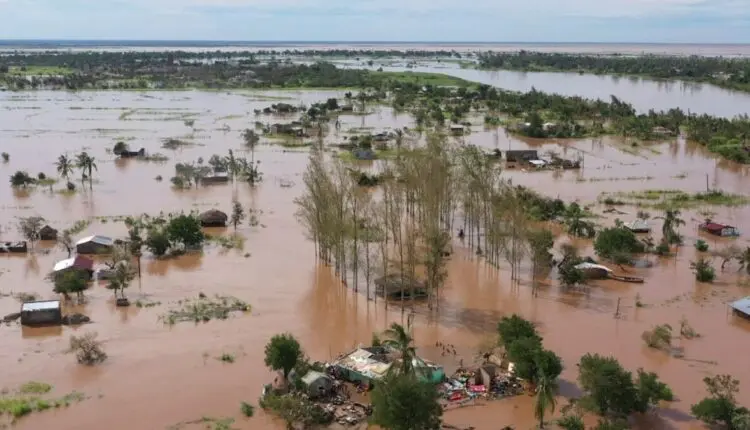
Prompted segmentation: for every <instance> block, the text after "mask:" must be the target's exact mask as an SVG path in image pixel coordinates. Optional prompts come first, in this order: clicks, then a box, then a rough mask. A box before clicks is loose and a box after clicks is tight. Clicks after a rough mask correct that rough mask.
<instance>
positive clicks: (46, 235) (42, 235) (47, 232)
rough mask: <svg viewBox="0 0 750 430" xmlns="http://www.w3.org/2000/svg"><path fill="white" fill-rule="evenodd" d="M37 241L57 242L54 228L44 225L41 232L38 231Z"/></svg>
mask: <svg viewBox="0 0 750 430" xmlns="http://www.w3.org/2000/svg"><path fill="white" fill-rule="evenodd" d="M39 239H40V240H57V230H55V229H54V228H52V227H50V226H48V225H45V226H44V227H42V229H41V230H39Z"/></svg>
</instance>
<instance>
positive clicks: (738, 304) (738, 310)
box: [729, 296, 750, 319]
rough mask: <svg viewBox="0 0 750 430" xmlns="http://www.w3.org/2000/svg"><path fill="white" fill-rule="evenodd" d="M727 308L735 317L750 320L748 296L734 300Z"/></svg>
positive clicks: (749, 299)
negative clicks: (730, 309) (729, 308)
mask: <svg viewBox="0 0 750 430" xmlns="http://www.w3.org/2000/svg"><path fill="white" fill-rule="evenodd" d="M729 307H731V308H732V313H734V314H735V315H739V316H741V317H743V318H748V319H750V296H747V297H744V298H742V299H739V300H735V301H734V302H732V303H730V304H729Z"/></svg>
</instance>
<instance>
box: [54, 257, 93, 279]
mask: <svg viewBox="0 0 750 430" xmlns="http://www.w3.org/2000/svg"><path fill="white" fill-rule="evenodd" d="M69 270H80V271H82V272H86V273H87V274H88V275H89V277H91V276H92V275H93V273H94V260H92V259H90V258H87V257H84V256H82V255H76V256H75V257H71V258H66V259H65V260H60V261H58V262H57V263H55V267H54V268H53V269H52V273H53V274H54V275H57V274H60V273H64V272H67V271H69Z"/></svg>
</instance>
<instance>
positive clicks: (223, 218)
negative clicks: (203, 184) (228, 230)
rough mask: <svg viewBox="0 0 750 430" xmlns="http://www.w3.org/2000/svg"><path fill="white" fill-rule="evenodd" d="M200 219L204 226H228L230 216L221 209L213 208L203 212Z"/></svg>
mask: <svg viewBox="0 0 750 430" xmlns="http://www.w3.org/2000/svg"><path fill="white" fill-rule="evenodd" d="M200 219H201V226H203V227H226V225H227V220H228V219H229V217H228V216H227V214H225V213H224V212H222V211H220V210H217V209H211V210H208V211H206V212H203V213H202V214H201V216H200Z"/></svg>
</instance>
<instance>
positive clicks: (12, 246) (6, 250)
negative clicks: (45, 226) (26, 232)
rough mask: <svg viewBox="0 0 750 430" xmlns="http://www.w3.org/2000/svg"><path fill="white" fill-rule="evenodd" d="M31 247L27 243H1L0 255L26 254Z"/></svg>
mask: <svg viewBox="0 0 750 430" xmlns="http://www.w3.org/2000/svg"><path fill="white" fill-rule="evenodd" d="M28 250H29V247H28V245H27V244H26V242H25V241H21V242H0V254H12V253H19V254H25V253H26V252H28Z"/></svg>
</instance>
